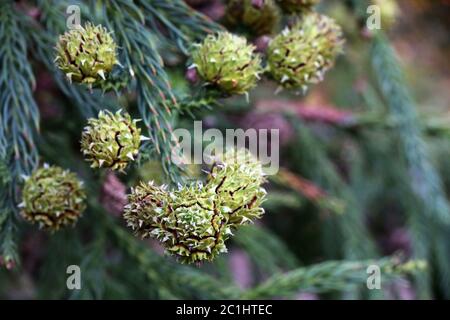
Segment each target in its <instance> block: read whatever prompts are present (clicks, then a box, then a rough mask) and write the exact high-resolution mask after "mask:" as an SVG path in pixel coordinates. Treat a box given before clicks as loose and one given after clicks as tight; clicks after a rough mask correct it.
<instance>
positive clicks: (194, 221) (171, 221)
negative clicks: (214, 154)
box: [124, 151, 266, 263]
mask: <svg viewBox="0 0 450 320" xmlns="http://www.w3.org/2000/svg"><path fill="white" fill-rule="evenodd" d="M263 182H264V178H263V176H262V170H261V165H260V164H259V163H258V162H257V161H256V159H255V158H253V157H251V156H250V155H249V154H247V153H244V152H241V151H240V152H238V154H237V161H235V159H234V158H233V154H232V153H230V152H229V153H227V154H226V155H225V156H224V157H222V158H221V160H220V161H217V162H216V163H214V165H213V166H212V168H211V173H210V175H209V177H208V181H207V182H206V184H205V185H203V184H190V185H186V186H180V187H179V188H178V189H177V190H172V191H171V190H168V189H167V188H166V187H165V186H156V185H155V184H154V183H153V182H149V183H141V184H140V185H139V186H138V187H136V188H134V189H132V192H131V194H130V195H129V196H128V203H129V204H128V205H127V206H126V207H125V213H124V218H125V220H126V221H127V224H128V226H130V227H131V228H132V229H133V231H134V232H135V233H136V234H137V235H139V236H140V237H142V238H148V237H153V238H156V239H158V240H159V241H161V243H162V244H163V246H164V248H165V250H166V252H167V253H169V254H173V255H176V256H177V257H178V258H179V259H180V260H181V262H185V263H193V262H201V261H211V260H213V259H214V258H215V257H216V256H217V255H218V254H220V253H222V252H226V251H227V248H226V246H225V241H226V240H227V239H228V238H229V237H230V236H231V235H232V230H233V229H235V228H238V227H239V226H240V225H242V224H247V223H250V222H252V221H253V220H254V219H255V218H259V217H260V216H261V215H262V214H263V213H264V210H263V209H262V208H261V207H260V205H261V203H262V201H263V200H264V197H265V194H266V192H265V190H264V189H263V188H262V187H261V184H262V183H263Z"/></svg>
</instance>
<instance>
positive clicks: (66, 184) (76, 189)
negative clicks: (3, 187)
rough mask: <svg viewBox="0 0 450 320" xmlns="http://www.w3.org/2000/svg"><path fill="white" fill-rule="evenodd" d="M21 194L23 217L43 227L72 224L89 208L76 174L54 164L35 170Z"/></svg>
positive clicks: (49, 227) (59, 226) (56, 228)
mask: <svg viewBox="0 0 450 320" xmlns="http://www.w3.org/2000/svg"><path fill="white" fill-rule="evenodd" d="M22 197H23V199H22V200H23V201H22V205H21V207H22V210H21V214H22V216H23V217H24V218H25V219H26V220H28V221H30V222H31V223H38V224H39V225H40V226H41V227H42V228H44V229H50V230H58V229H59V228H61V227H64V226H66V225H73V224H74V223H75V222H76V221H77V220H78V218H79V217H80V216H81V214H82V213H83V211H84V209H85V208H86V205H85V199H86V194H85V192H84V190H83V188H82V184H81V182H80V181H79V180H78V178H77V176H76V175H75V174H74V173H71V172H69V171H68V170H63V169H62V168H59V167H55V166H51V167H44V168H40V169H38V170H36V171H35V172H34V173H33V174H32V175H31V177H29V178H28V179H27V180H26V182H25V185H24V188H23V191H22Z"/></svg>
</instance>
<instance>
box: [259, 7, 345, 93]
mask: <svg viewBox="0 0 450 320" xmlns="http://www.w3.org/2000/svg"><path fill="white" fill-rule="evenodd" d="M343 44H344V40H343V37H342V30H341V28H340V27H339V25H337V24H336V23H335V22H334V20H333V19H331V18H329V17H327V16H325V15H321V14H318V13H309V14H307V15H305V16H303V18H302V19H301V20H299V21H298V22H297V23H296V24H295V25H294V26H293V27H292V28H291V29H285V30H284V31H283V32H282V33H281V34H279V35H278V36H276V37H275V38H274V39H273V40H272V42H271V43H270V45H269V48H268V50H267V61H268V71H269V73H270V75H271V76H272V77H273V78H274V79H275V80H276V81H277V82H278V83H280V84H281V85H282V86H283V87H284V88H294V89H302V90H306V89H307V87H308V85H310V84H315V83H318V82H321V81H322V80H323V78H324V75H325V73H326V72H327V71H328V70H329V69H330V68H332V67H333V65H334V62H335V59H336V56H337V55H338V54H339V53H341V52H342V51H343Z"/></svg>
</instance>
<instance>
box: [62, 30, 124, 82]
mask: <svg viewBox="0 0 450 320" xmlns="http://www.w3.org/2000/svg"><path fill="white" fill-rule="evenodd" d="M56 51H57V56H56V59H55V62H56V65H57V66H58V68H59V69H61V70H62V71H63V72H64V73H65V75H66V77H67V78H68V79H69V81H73V82H77V83H83V84H88V85H91V86H92V85H93V84H96V83H98V82H99V81H101V80H105V79H106V77H107V75H108V74H109V73H110V72H111V70H112V69H113V67H114V65H115V64H118V61H117V57H116V44H115V42H114V40H113V38H112V37H111V35H110V34H109V32H108V31H107V30H106V29H105V28H103V27H102V26H100V25H99V26H94V25H92V24H91V23H87V24H86V25H85V26H84V27H80V28H77V29H73V30H70V31H68V32H66V33H65V34H63V35H62V36H60V38H59V42H58V43H57V45H56Z"/></svg>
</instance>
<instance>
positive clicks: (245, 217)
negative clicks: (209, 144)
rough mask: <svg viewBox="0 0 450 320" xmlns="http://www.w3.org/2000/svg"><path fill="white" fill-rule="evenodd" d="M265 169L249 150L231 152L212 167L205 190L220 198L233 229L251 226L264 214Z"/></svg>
mask: <svg viewBox="0 0 450 320" xmlns="http://www.w3.org/2000/svg"><path fill="white" fill-rule="evenodd" d="M264 182H265V178H264V174H263V170H262V166H261V164H260V163H259V161H257V159H256V158H255V157H254V156H253V155H252V154H251V153H250V152H249V151H248V150H246V149H230V150H229V151H227V152H226V153H225V154H224V155H222V156H220V157H218V159H217V160H216V161H215V162H214V164H213V165H212V167H211V171H210V173H209V175H208V178H207V183H206V185H205V188H207V189H208V190H210V192H213V193H215V194H216V195H217V199H218V204H219V206H220V207H222V208H224V209H223V211H224V212H226V213H227V214H228V215H229V218H228V223H229V224H230V225H232V226H233V227H237V226H239V225H241V224H248V223H250V222H251V221H253V220H254V219H258V218H260V217H261V216H262V215H263V214H264V209H263V208H261V204H262V202H263V201H264V199H265V196H266V191H265V189H264V188H262V187H261V185H262V184H263V183H264Z"/></svg>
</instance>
